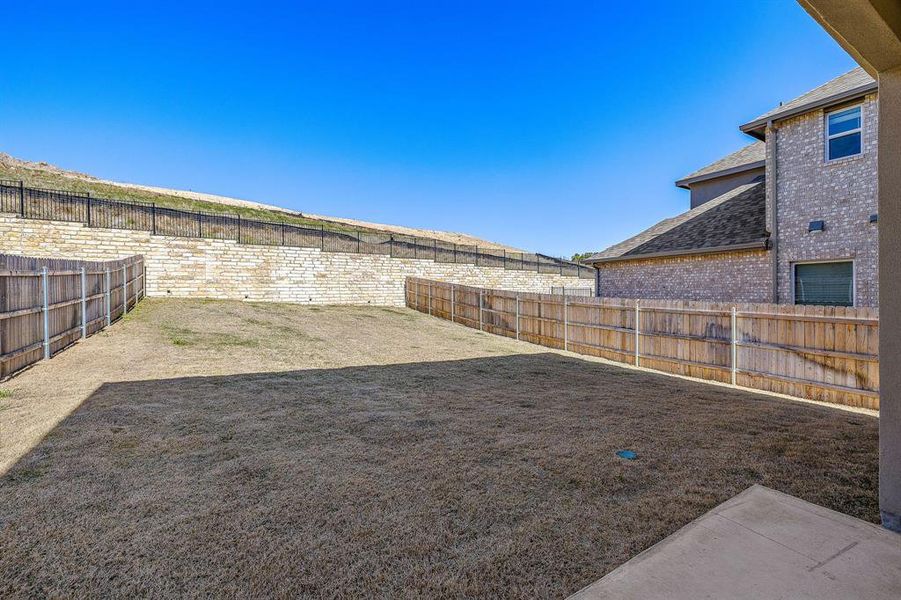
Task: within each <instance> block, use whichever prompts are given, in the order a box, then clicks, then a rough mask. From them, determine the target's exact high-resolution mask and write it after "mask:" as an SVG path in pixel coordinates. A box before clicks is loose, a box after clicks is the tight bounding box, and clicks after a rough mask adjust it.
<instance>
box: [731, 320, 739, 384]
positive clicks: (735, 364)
mask: <svg viewBox="0 0 901 600" xmlns="http://www.w3.org/2000/svg"><path fill="white" fill-rule="evenodd" d="M737 321H738V315H737V314H736V312H735V307H734V306H733V307H732V385H735V381H736V380H737V379H738V362H737V360H736V359H737V357H738V351H737V348H736V342H737V341H738V332H737V331H736V323H737Z"/></svg>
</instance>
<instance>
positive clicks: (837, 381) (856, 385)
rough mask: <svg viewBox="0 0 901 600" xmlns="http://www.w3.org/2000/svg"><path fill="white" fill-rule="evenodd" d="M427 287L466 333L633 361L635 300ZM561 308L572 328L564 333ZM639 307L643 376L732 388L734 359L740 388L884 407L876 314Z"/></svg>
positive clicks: (438, 311)
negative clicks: (647, 372) (647, 371)
mask: <svg viewBox="0 0 901 600" xmlns="http://www.w3.org/2000/svg"><path fill="white" fill-rule="evenodd" d="M426 284H427V280H422V279H418V278H408V279H407V282H406V294H405V296H406V298H407V306H409V307H410V308H414V309H416V310H420V311H422V312H427V310H425V306H426V305H425V303H424V300H423V299H422V298H421V297H420V295H419V294H418V293H417V292H416V290H418V289H420V288H424V286H425V285H426ZM430 285H431V294H432V299H433V306H432V315H433V316H437V317H440V318H444V319H450V318H451V306H450V304H451V303H450V297H451V296H450V294H451V293H453V294H454V302H453V314H454V317H455V322H457V323H459V324H461V325H465V326H467V327H471V328H473V329H479V326H480V318H479V315H480V313H482V323H481V324H482V328H483V330H484V331H486V332H489V333H494V334H497V335H503V336H508V337H512V338H515V337H516V336H517V332H518V334H519V339H521V340H523V341H527V342H532V343H535V344H539V345H542V346H547V347H550V348H563V347H564V343H565V344H566V346H567V347H568V348H569V350H571V351H573V352H577V353H580V354H586V355H590V356H598V357H601V358H606V359H610V360H614V361H619V362H625V363H633V364H634V362H635V361H636V352H635V350H636V346H635V338H636V336H635V327H636V320H635V319H636V311H635V306H636V304H635V301H634V300H626V299H617V298H592V297H584V296H571V297H567V298H566V299H565V300H564V298H563V297H562V296H560V295H547V294H536V293H527V292H513V291H505V290H493V289H483V288H476V287H470V286H464V285H459V284H450V283H444V282H437V281H432V282H431V284H430ZM517 297H518V299H519V300H518V301H517ZM436 298H437V302H438V304H437V305H436V304H435V301H436ZM480 298H481V299H482V303H483V304H481V306H482V310H480ZM564 303H565V304H566V311H567V313H566V320H567V322H568V324H569V325H568V328H567V329H566V333H565V334H564V313H563V311H564ZM639 304H640V306H641V311H640V314H641V329H640V336H639V340H640V347H639V349H640V364H641V366H643V367H648V368H651V369H655V370H659V371H664V372H667V373H676V374H680V375H687V376H691V377H696V378H700V379H707V380H714V381H722V382H725V383H729V382H731V381H732V377H733V372H732V371H733V355H734V357H735V359H734V360H735V365H734V367H735V374H734V377H735V382H736V384H737V385H739V386H742V387H747V388H752V389H759V390H766V391H772V392H777V393H783V394H788V395H792V396H798V397H802V398H809V399H814V400H822V401H826V402H832V403H838V404H846V405H849V406H860V407H864V408H869V409H878V408H879V357H878V350H879V320H878V319H879V315H878V310H876V309H873V308H843V307H813V306H793V305H774V304H732V303H716V302H694V301H666V300H640V301H639ZM733 307H734V308H735V309H736V310H735V321H734V331H733V321H732V310H733ZM517 314H518V317H519V318H518V320H517ZM517 321H518V322H517ZM564 335H565V336H566V338H565V340H564ZM733 339H734V342H733ZM733 344H734V345H733ZM733 352H734V354H733Z"/></svg>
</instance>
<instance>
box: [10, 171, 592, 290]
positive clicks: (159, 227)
mask: <svg viewBox="0 0 901 600" xmlns="http://www.w3.org/2000/svg"><path fill="white" fill-rule="evenodd" d="M0 212H5V213H15V214H17V215H19V216H21V217H24V218H26V219H39V220H48V221H70V222H78V223H84V224H85V225H87V226H89V227H103V228H109V229H131V230H139V231H149V232H150V233H151V234H154V235H166V236H174V237H197V238H207V239H224V240H234V241H236V242H238V243H241V244H259V245H271V246H291V247H298V248H319V249H320V250H322V251H324V252H350V253H358V254H382V255H385V256H390V257H393V258H414V259H426V260H433V261H435V262H441V263H460V264H473V265H478V266H485V267H497V268H503V269H509V270H517V271H535V272H538V273H547V274H560V275H564V276H570V277H580V278H583V279H594V269H593V268H591V267H586V266H585V265H580V264H578V263H574V262H570V261H566V260H561V259H558V258H553V257H550V256H544V255H541V254H531V253H522V252H508V251H506V250H503V249H494V248H480V247H478V246H475V245H466V244H453V243H450V242H443V241H441V240H437V239H434V238H423V237H416V236H408V235H401V234H390V233H380V232H372V231H364V230H355V231H338V230H332V229H326V228H325V226H324V225H323V226H320V227H318V228H316V227H309V226H303V225H293V224H291V223H280V222H273V221H263V220H257V219H245V218H242V217H240V216H233V215H227V214H219V213H212V212H205V211H188V210H181V209H176V208H167V207H162V206H156V205H155V204H154V203H152V202H141V201H134V200H116V199H112V198H96V197H92V196H91V195H90V194H89V193H83V192H68V191H63V190H52V189H44V188H33V187H27V186H25V185H24V184H23V182H21V181H14V180H3V179H0Z"/></svg>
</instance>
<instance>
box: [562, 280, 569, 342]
mask: <svg viewBox="0 0 901 600" xmlns="http://www.w3.org/2000/svg"><path fill="white" fill-rule="evenodd" d="M563 290H564V292H563V349H564V350H569V332H568V331H567V330H568V329H569V317H568V316H567V314H566V313H567V310H566V309H567V306H566V288H563Z"/></svg>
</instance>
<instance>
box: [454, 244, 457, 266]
mask: <svg viewBox="0 0 901 600" xmlns="http://www.w3.org/2000/svg"><path fill="white" fill-rule="evenodd" d="M454 264H457V244H454Z"/></svg>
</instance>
